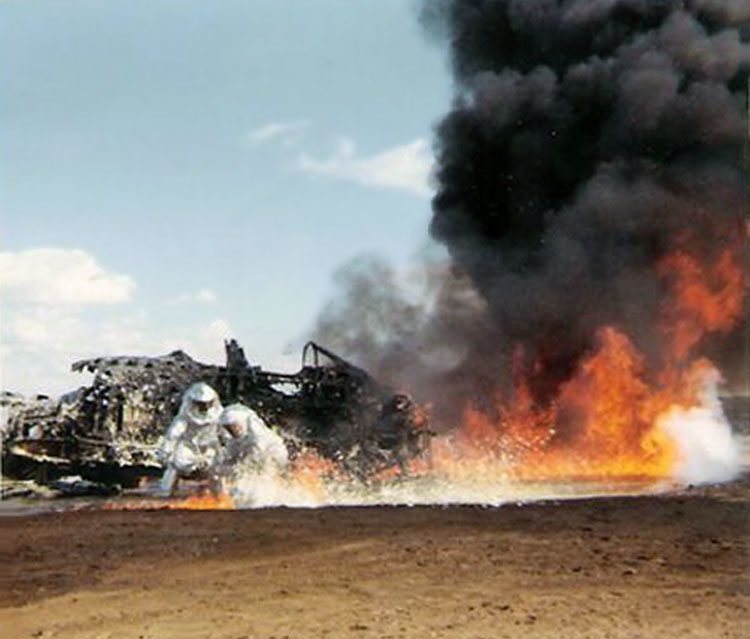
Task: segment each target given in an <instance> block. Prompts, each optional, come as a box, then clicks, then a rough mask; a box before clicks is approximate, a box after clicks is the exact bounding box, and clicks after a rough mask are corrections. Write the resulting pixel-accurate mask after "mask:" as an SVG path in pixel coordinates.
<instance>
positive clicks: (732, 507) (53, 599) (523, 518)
mask: <svg viewBox="0 0 750 639" xmlns="http://www.w3.org/2000/svg"><path fill="white" fill-rule="evenodd" d="M749 502H750V479H748V478H747V477H746V478H745V479H743V480H742V481H739V482H735V483H734V484H730V485H727V486H724V487H716V488H709V489H700V490H693V491H686V492H683V493H680V494H677V495H670V496H659V497H653V496H652V497H636V498H608V499H599V500H586V501H577V502H559V503H544V504H536V505H526V506H516V505H512V506H511V505H509V506H505V507H502V508H491V509H483V508H475V507H450V508H424V507H420V508H406V507H403V508H395V507H390V508H334V509H321V510H304V509H302V510H294V509H268V510H256V511H163V510H158V511H102V510H85V511H79V512H64V513H47V514H43V515H35V516H26V517H4V518H0V558H1V559H2V571H0V628H1V629H2V632H0V635H2V637H3V638H4V639H13V638H15V637H45V638H46V637H58V638H64V637H71V638H76V639H87V638H99V639H104V638H107V637H111V638H113V639H114V638H118V639H119V638H124V639H128V638H154V639H161V638H164V639H168V638H171V637H180V638H184V639H190V638H193V637H216V638H219V639H223V638H226V639H241V638H248V639H249V638H255V637H259V638H264V639H271V638H274V639H296V638H306V637H321V638H325V637H360V638H362V639H367V638H368V637H379V638H380V637H382V638H386V637H394V638H395V637H420V638H421V637H472V638H480V637H484V638H495V637H498V638H499V637H555V639H565V638H567V637H571V638H572V637H575V638H584V637H591V638H594V637H596V638H600V637H601V638H604V637H612V638H623V639H636V638H638V637H640V638H646V637H659V638H668V637H680V638H685V637H706V638H712V639H713V638H720V637H736V638H738V639H739V638H743V639H745V638H747V637H750V571H749V570H748V568H750V554H749V553H748V533H750V508H749Z"/></svg>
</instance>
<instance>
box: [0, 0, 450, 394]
mask: <svg viewBox="0 0 750 639" xmlns="http://www.w3.org/2000/svg"><path fill="white" fill-rule="evenodd" d="M0 60H2V63H0V64H2V74H0V216H1V217H0V243H1V244H0V249H1V250H2V256H1V257H0V259H1V260H2V261H1V262H0V268H1V269H2V270H1V271H0V278H2V279H1V280H0V286H2V289H1V290H0V293H1V294H2V335H1V337H2V373H3V380H2V386H3V387H5V388H7V389H9V390H16V391H20V392H24V393H30V392H35V391H37V390H39V391H46V392H59V391H61V390H64V389H66V388H69V387H71V386H73V385H75V384H76V383H77V382H81V381H84V380H80V379H78V378H77V377H74V376H71V375H70V374H68V367H69V364H70V361H71V360H72V359H75V358H77V357H84V356H90V355H97V354H115V353H138V354H141V353H143V354H160V353H164V352H166V351H167V350H169V349H171V348H176V347H180V346H181V347H183V348H185V349H186V350H187V351H188V352H190V353H191V354H193V355H194V356H196V357H199V358H202V359H205V360H220V359H221V352H222V350H221V349H222V338H223V337H225V336H228V335H230V334H231V335H233V336H235V337H237V338H238V339H239V340H240V341H241V342H242V343H243V345H245V348H246V352H247V353H248V355H249V356H250V357H251V358H253V359H255V360H256V361H259V362H260V363H261V364H263V365H264V366H269V367H271V366H285V367H294V365H295V364H296V363H297V361H298V359H297V357H298V355H297V353H294V355H293V357H287V356H285V352H287V351H288V348H287V347H288V346H289V345H290V344H294V343H298V342H299V341H300V339H301V338H303V337H304V336H305V332H306V331H307V330H308V329H309V328H310V327H311V325H312V324H313V322H314V319H315V316H316V314H317V313H318V311H319V310H320V309H321V307H322V306H323V304H324V303H325V302H326V301H327V300H328V299H329V298H330V296H331V295H332V293H333V289H332V273H333V272H334V271H335V270H336V268H337V267H339V266H341V265H342V264H344V263H346V262H347V261H348V260H350V259H352V258H353V257H355V256H356V255H359V254H363V253H368V254H378V255H381V256H384V257H385V258H387V259H388V260H390V261H391V262H392V263H393V264H394V265H395V266H396V267H405V266H406V265H407V264H408V263H409V261H410V259H411V258H412V256H413V255H414V254H415V253H416V252H417V251H419V250H420V249H421V248H422V247H423V246H424V245H425V243H426V242H427V224H428V221H429V217H430V206H429V196H430V186H429V182H428V179H427V175H428V173H429V169H430V165H431V162H432V153H431V140H432V126H433V125H434V123H435V122H436V121H437V120H438V119H439V117H440V116H441V114H442V113H443V112H444V111H445V110H446V109H447V108H448V105H449V102H450V96H451V84H450V77H449V73H448V67H447V62H446V56H445V52H444V51H442V50H441V49H440V48H439V47H437V46H436V45H434V44H433V43H432V42H430V40H429V39H428V38H427V37H425V35H424V33H423V32H422V29H421V27H420V25H419V21H418V18H417V3H416V2H414V1H413V0H358V1H356V2H354V1H352V0H315V1H312V0H296V1H293V0H253V1H251V0H244V1H239V0H211V1H209V0H201V1H199V0H33V1H30V0H6V1H5V2H3V3H2V5H0Z"/></svg>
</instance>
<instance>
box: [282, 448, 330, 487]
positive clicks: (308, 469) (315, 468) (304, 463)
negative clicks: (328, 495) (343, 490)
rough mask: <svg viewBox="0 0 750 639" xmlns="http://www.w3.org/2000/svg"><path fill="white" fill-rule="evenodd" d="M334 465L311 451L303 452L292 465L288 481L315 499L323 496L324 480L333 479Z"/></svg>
mask: <svg viewBox="0 0 750 639" xmlns="http://www.w3.org/2000/svg"><path fill="white" fill-rule="evenodd" d="M335 474H336V467H335V465H334V463H333V462H332V461H331V460H329V459H325V458H323V457H321V456H320V455H318V454H317V453H316V452H315V451H313V450H305V451H303V452H302V453H301V454H300V455H299V456H298V457H297V458H296V459H295V460H294V463H293V464H292V469H291V476H290V480H291V482H292V483H294V484H297V485H299V486H301V487H302V488H303V490H304V491H305V492H307V493H308V494H310V495H311V496H313V497H315V498H321V497H322V496H323V495H324V494H325V482H326V479H328V478H331V477H334V475H335Z"/></svg>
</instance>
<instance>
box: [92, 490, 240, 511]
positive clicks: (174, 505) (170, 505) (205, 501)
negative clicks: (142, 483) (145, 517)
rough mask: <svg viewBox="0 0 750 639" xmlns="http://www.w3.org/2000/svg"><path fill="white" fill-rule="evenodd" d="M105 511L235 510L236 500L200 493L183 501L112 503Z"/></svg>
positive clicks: (108, 504) (142, 500) (106, 506)
mask: <svg viewBox="0 0 750 639" xmlns="http://www.w3.org/2000/svg"><path fill="white" fill-rule="evenodd" d="M104 508H105V510H234V508H235V504H234V500H233V499H232V498H231V497H230V496H229V495H226V494H224V493H221V494H218V495H214V494H213V493H200V494H196V495H189V496H187V497H184V498H181V499H135V500H126V501H111V502H108V503H107V504H106V505H105V506H104Z"/></svg>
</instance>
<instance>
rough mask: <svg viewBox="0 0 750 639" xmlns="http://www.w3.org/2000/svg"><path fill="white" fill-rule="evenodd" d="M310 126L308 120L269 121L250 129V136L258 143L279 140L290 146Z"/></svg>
mask: <svg viewBox="0 0 750 639" xmlns="http://www.w3.org/2000/svg"><path fill="white" fill-rule="evenodd" d="M309 126H310V123H309V122H308V121H306V120H294V121H291V122H269V123H268V124H264V125H262V126H259V127H258V128H256V129H253V130H252V131H250V134H249V138H250V140H251V141H252V142H254V143H256V144H260V143H262V142H268V141H270V140H277V141H279V142H281V143H282V144H284V145H285V146H289V145H291V144H293V143H295V142H296V141H297V140H298V139H299V137H300V135H301V134H302V132H303V131H304V130H305V129H307V128H308V127H309Z"/></svg>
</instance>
